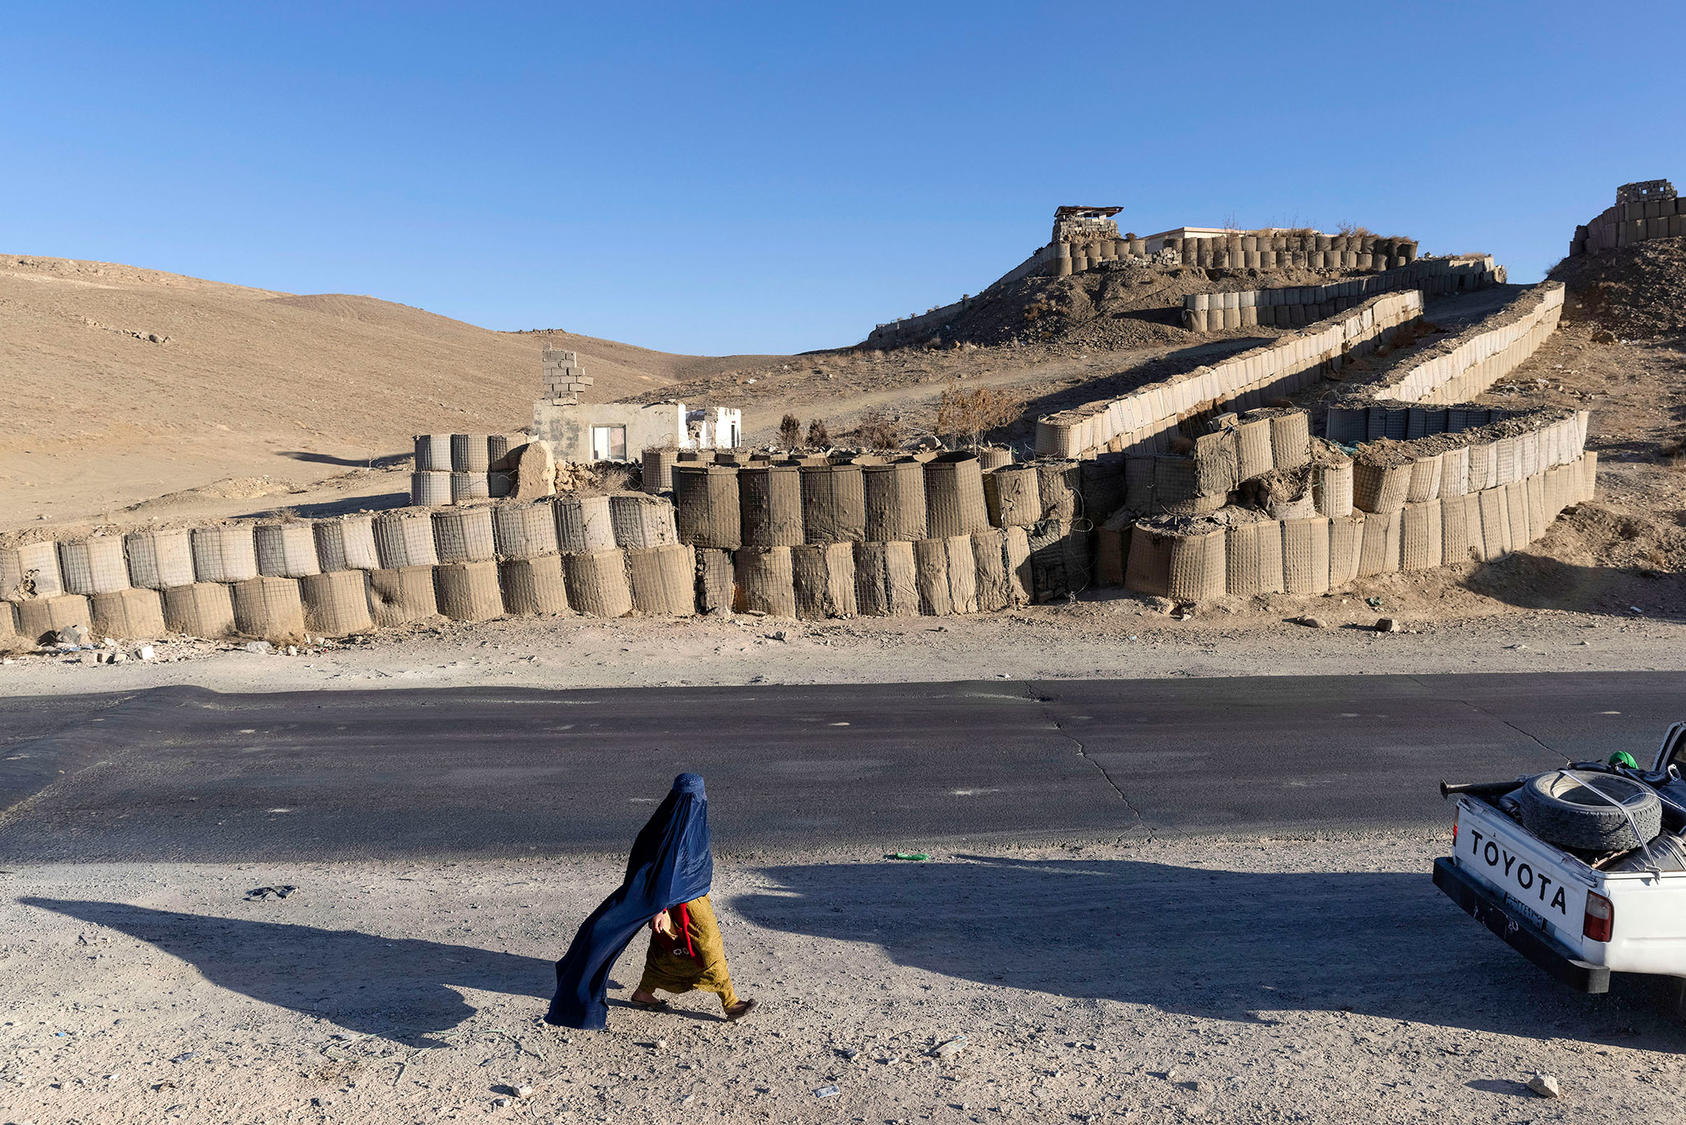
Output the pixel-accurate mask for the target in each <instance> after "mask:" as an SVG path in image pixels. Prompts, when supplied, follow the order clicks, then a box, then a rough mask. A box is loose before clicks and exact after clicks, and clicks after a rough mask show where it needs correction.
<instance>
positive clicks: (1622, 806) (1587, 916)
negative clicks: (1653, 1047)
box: [1434, 723, 1686, 992]
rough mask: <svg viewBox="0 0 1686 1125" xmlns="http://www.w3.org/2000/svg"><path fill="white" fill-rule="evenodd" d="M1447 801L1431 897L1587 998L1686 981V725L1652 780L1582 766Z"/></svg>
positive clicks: (1630, 769)
mask: <svg viewBox="0 0 1686 1125" xmlns="http://www.w3.org/2000/svg"><path fill="white" fill-rule="evenodd" d="M1677 759H1678V760H1677ZM1629 761H1631V759H1629ZM1441 792H1442V793H1443V794H1444V795H1446V796H1456V798H1457V805H1456V812H1455V814H1454V820H1453V822H1452V854H1451V855H1449V856H1443V857H1441V858H1440V859H1437V860H1435V861H1434V883H1435V886H1437V887H1439V888H1440V889H1441V890H1442V891H1444V892H1445V893H1446V895H1447V897H1449V898H1450V899H1451V900H1452V901H1453V902H1455V903H1457V904H1458V905H1459V906H1461V907H1463V909H1464V910H1465V911H1467V912H1468V913H1469V914H1470V915H1471V916H1473V917H1474V918H1475V919H1476V920H1477V921H1479V922H1482V923H1484V924H1485V925H1486V926H1487V928H1488V929H1490V930H1492V931H1493V933H1495V934H1497V935H1498V936H1499V937H1500V938H1503V939H1504V941H1505V942H1506V943H1507V944H1509V945H1510V946H1511V947H1512V948H1514V949H1516V950H1517V951H1518V952H1520V953H1521V954H1522V955H1523V956H1525V957H1527V958H1528V959H1529V960H1530V961H1532V962H1534V963H1535V964H1536V965H1538V966H1539V967H1540V968H1542V969H1544V970H1545V971H1546V972H1548V973H1550V974H1551V975H1552V976H1554V977H1556V978H1557V979H1558V980H1560V981H1562V982H1563V983H1565V984H1567V985H1570V986H1571V987H1573V988H1576V989H1579V990H1580V991H1582V992H1606V991H1608V990H1609V987H1610V974H1611V973H1648V974H1655V975H1658V976H1665V977H1676V978H1686V723H1675V724H1674V725H1673V726H1671V727H1669V729H1668V733H1667V734H1666V735H1664V737H1663V742H1662V746H1661V747H1660V748H1659V750H1658V751H1657V756H1656V759H1655V761H1654V762H1653V763H1652V766H1651V768H1650V769H1649V770H1641V769H1638V768H1636V767H1635V766H1624V765H1620V764H1617V765H1603V764H1598V763H1583V764H1579V765H1575V766H1571V767H1568V768H1566V769H1563V770H1554V771H1552V772H1550V773H1546V774H1539V775H1536V776H1533V777H1528V778H1522V779H1519V780H1518V781H1514V782H1485V783H1478V784H1474V785H1445V784H1442V786H1441Z"/></svg>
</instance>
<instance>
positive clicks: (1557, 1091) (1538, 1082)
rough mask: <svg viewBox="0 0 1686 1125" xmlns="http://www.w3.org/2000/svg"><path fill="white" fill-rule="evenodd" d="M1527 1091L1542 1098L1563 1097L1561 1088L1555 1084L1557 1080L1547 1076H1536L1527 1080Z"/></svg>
mask: <svg viewBox="0 0 1686 1125" xmlns="http://www.w3.org/2000/svg"><path fill="white" fill-rule="evenodd" d="M1528 1089H1530V1090H1532V1091H1533V1092H1534V1093H1535V1094H1538V1095H1539V1096H1540V1097H1542V1098H1559V1097H1562V1096H1563V1088H1562V1087H1561V1086H1559V1085H1558V1084H1557V1079H1556V1078H1554V1077H1552V1076H1551V1075H1549V1074H1536V1075H1534V1077H1532V1078H1530V1079H1528Z"/></svg>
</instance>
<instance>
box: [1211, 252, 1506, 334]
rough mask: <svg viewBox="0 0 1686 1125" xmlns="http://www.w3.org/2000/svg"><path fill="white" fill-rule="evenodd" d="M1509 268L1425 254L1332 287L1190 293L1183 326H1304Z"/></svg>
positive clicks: (1482, 280) (1476, 282) (1473, 282)
mask: <svg viewBox="0 0 1686 1125" xmlns="http://www.w3.org/2000/svg"><path fill="white" fill-rule="evenodd" d="M1503 280H1504V268H1503V267H1502V266H1498V265H1496V264H1495V263H1494V261H1493V259H1492V257H1491V256H1490V255H1467V256H1463V257H1456V258H1420V259H1418V260H1416V261H1413V262H1411V263H1410V264H1408V265H1403V266H1398V267H1395V268H1393V269H1389V270H1385V271H1383V272H1381V273H1377V274H1371V275H1370V276H1368V277H1354V278H1348V279H1346V280H1344V281H1334V282H1330V283H1329V284H1327V285H1296V286H1286V287H1279V288H1273V289H1244V290H1239V291H1236V292H1229V293H1190V294H1188V295H1187V296H1185V297H1184V298H1183V327H1185V328H1190V329H1193V330H1194V331H1196V332H1218V331H1222V330H1224V329H1230V328H1253V327H1257V326H1259V325H1265V326H1273V327H1279V328H1299V327H1302V326H1304V325H1306V324H1310V323H1312V322H1314V321H1318V320H1322V319H1323V318H1325V317H1330V316H1334V315H1335V314H1336V313H1339V312H1342V311H1344V310H1346V309H1349V308H1352V307H1353V306H1354V305H1357V304H1360V303H1361V302H1363V301H1366V300H1368V299H1369V298H1371V297H1375V296H1379V295H1380V294H1382V293H1392V292H1397V291H1399V290H1402V289H1416V290H1418V291H1420V292H1422V293H1423V294H1425V295H1428V296H1435V295H1439V294H1442V293H1454V292H1459V291H1462V290H1468V289H1481V288H1485V287H1487V286H1489V285H1494V284H1499V283H1502V282H1503Z"/></svg>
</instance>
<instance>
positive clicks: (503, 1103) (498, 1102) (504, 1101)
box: [492, 1098, 515, 1109]
mask: <svg viewBox="0 0 1686 1125" xmlns="http://www.w3.org/2000/svg"><path fill="white" fill-rule="evenodd" d="M514 1104H515V1099H514V1098H493V1099H492V1106H493V1108H495V1109H504V1108H506V1107H508V1106H512V1105H514Z"/></svg>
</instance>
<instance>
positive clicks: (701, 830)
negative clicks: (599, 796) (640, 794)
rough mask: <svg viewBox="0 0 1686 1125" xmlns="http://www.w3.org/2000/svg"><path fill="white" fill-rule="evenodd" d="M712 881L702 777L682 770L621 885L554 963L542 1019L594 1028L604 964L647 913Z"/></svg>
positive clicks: (603, 1016)
mask: <svg viewBox="0 0 1686 1125" xmlns="http://www.w3.org/2000/svg"><path fill="white" fill-rule="evenodd" d="M713 882H714V854H713V853H712V852H711V851H710V850H709V841H708V794H707V793H706V792H704V790H703V779H702V778H701V777H699V776H697V775H696V774H694V773H682V774H680V775H679V776H678V777H676V778H674V779H673V789H672V791H671V792H669V793H668V795H667V798H666V800H664V801H662V803H661V806H660V807H659V808H657V809H656V812H655V815H654V816H652V817H650V821H649V823H648V824H646V825H644V828H643V830H642V831H640V832H639V833H638V839H637V840H635V841H633V844H632V855H631V856H630V857H629V858H628V859H627V861H626V879H625V881H624V882H622V883H621V885H620V889H619V890H617V891H615V893H614V894H612V895H610V896H609V897H608V898H606V899H604V900H603V904H602V905H601V906H599V907H598V908H597V909H596V910H593V911H592V912H591V917H589V918H587V919H586V920H585V922H584V924H583V925H581V926H580V932H579V933H577V934H575V935H574V941H573V944H572V945H570V946H568V952H567V953H565V954H563V955H562V960H560V961H558V962H556V998H555V999H554V1000H552V1001H551V1002H550V1011H548V1012H546V1013H545V1017H544V1019H545V1022H546V1023H551V1024H560V1025H561V1026H563V1027H578V1028H583V1029H587V1030H595V1029H598V1028H601V1027H604V1026H605V1025H606V1024H607V1023H608V1020H609V1004H608V999H607V996H608V990H609V970H610V969H612V968H613V967H614V964H615V959H616V958H618V957H619V956H620V955H621V953H622V951H624V950H625V949H626V947H627V944H628V943H629V942H631V941H632V939H633V937H635V936H636V935H637V933H638V931H639V930H640V929H642V928H643V927H644V926H646V925H648V924H649V922H650V919H652V918H654V917H655V916H656V915H657V914H660V913H661V912H662V911H664V910H666V909H667V908H668V907H670V906H678V905H679V904H680V903H682V902H690V901H691V900H692V899H696V898H701V897H702V896H703V895H706V894H707V893H708V888H709V887H710V885H712V884H713Z"/></svg>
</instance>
